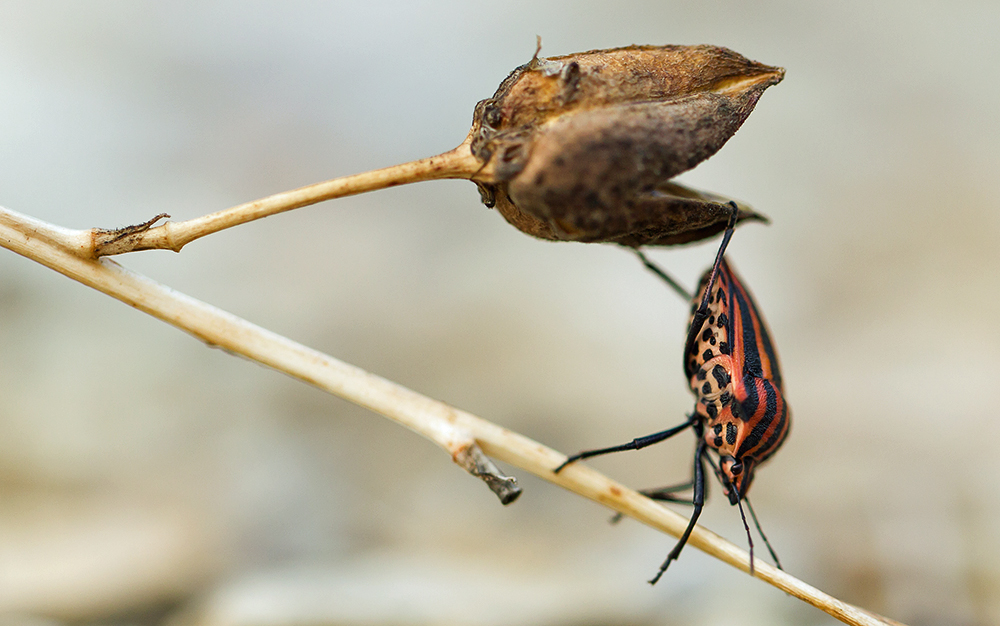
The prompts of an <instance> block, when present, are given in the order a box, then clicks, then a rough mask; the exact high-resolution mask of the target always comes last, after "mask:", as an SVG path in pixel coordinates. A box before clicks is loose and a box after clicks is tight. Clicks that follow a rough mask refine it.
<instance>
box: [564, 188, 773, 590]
mask: <svg viewBox="0 0 1000 626" xmlns="http://www.w3.org/2000/svg"><path fill="white" fill-rule="evenodd" d="M731 206H732V209H733V212H732V216H731V217H730V219H729V222H728V224H727V225H726V231H725V233H724V235H723V237H722V244H721V245H720V246H719V251H718V253H717V254H716V257H715V263H714V264H713V265H712V267H711V268H710V269H709V270H708V271H707V272H705V274H704V276H703V277H702V279H701V283H700V285H699V288H698V292H697V293H696V294H695V295H694V297H693V298H692V297H691V296H690V295H688V294H687V293H686V292H685V290H684V289H683V287H681V286H680V285H678V284H677V283H676V282H675V281H674V280H673V279H672V278H671V277H670V276H669V275H668V274H666V273H665V272H663V270H661V269H660V268H658V267H657V266H656V265H654V264H653V263H652V262H650V261H649V260H648V259H647V258H646V257H645V256H644V255H643V254H642V253H641V252H639V251H638V250H636V253H637V254H638V255H639V258H640V259H641V260H642V262H643V264H645V265H646V267H647V268H649V269H650V270H651V271H653V272H655V273H656V274H657V275H658V276H660V277H661V278H662V279H663V280H665V281H666V282H667V284H668V285H670V286H671V288H673V289H674V290H675V291H677V292H678V293H680V294H681V295H682V296H684V297H685V298H687V299H689V300H691V303H692V304H691V320H690V325H689V327H688V333H687V341H686V342H685V347H684V374H685V375H686V376H687V378H688V381H689V384H690V386H691V390H692V391H693V392H694V395H695V398H696V400H695V407H694V411H693V412H692V413H691V415H690V416H688V419H687V421H685V422H684V423H682V424H680V425H679V426H675V427H673V428H670V429H668V430H664V431H662V432H658V433H653V434H652V435H647V436H645V437H639V438H637V439H634V440H632V441H630V442H629V443H626V444H622V445H618V446H611V447H609V448H599V449H596V450H587V451H584V452H581V453H579V454H577V455H574V456H571V457H569V458H568V459H566V461H565V462H564V463H563V464H562V465H560V466H559V467H557V468H556V469H555V470H554V471H555V472H559V471H560V470H562V469H563V468H564V467H566V466H567V465H568V464H570V463H572V462H574V461H578V460H580V459H586V458H589V457H592V456H599V455H602V454H609V453H611V452H621V451H624V450H639V449H641V448H645V447H646V446H649V445H652V444H654V443H659V442H661V441H664V440H666V439H669V438H670V437H673V436H674V435H676V434H677V433H679V432H681V431H684V430H686V429H688V428H691V429H692V430H693V431H694V433H695V436H696V443H695V452H694V476H693V478H692V479H691V481H690V482H687V483H683V484H680V485H673V486H670V487H664V488H660V489H647V490H643V492H642V493H643V494H645V495H646V496H648V497H650V498H653V499H655V500H663V501H668V502H681V503H687V504H691V505H693V506H694V511H693V512H692V514H691V520H690V522H689V523H688V526H687V528H686V529H685V531H684V534H683V535H681V538H680V539H679V540H678V542H677V544H676V545H675V546H674V548H673V550H671V551H670V554H669V555H667V558H666V560H665V561H664V562H663V565H661V566H660V569H659V571H658V572H657V573H656V575H655V576H654V577H653V579H652V580H650V581H649V582H650V584H655V583H656V581H658V580H659V579H660V577H661V576H662V575H663V573H664V572H665V571H666V570H667V567H669V565H670V563H671V562H673V561H674V560H675V559H677V557H678V556H679V555H680V553H681V550H682V549H683V548H684V544H685V543H687V540H688V537H690V535H691V531H692V530H693V529H694V526H695V524H696V523H697V521H698V517H699V516H700V515H701V511H702V508H703V507H704V504H705V496H706V491H707V484H706V481H705V464H706V462H707V463H709V464H710V465H711V466H712V469H713V470H714V473H715V475H716V476H717V477H718V478H719V481H720V482H721V483H722V486H723V489H724V491H725V494H726V496H727V497H728V498H729V502H730V504H733V505H736V506H738V507H739V509H740V516H741V518H742V520H743V527H744V529H745V530H746V533H747V541H748V543H749V545H750V573H751V574H753V539H752V538H751V536H750V526H749V525H748V524H747V520H746V515H745V514H744V512H743V505H742V502H744V501H746V503H747V508H749V509H750V515H751V517H752V518H753V520H754V524H755V525H756V527H757V531H758V532H759V533H760V535H761V537H762V538H763V539H764V543H765V545H767V548H768V551H769V552H770V553H771V557H772V558H773V559H774V562H775V564H777V566H778V567H779V568H780V567H781V563H780V562H779V561H778V557H777V555H776V554H775V553H774V550H773V549H772V548H771V544H770V542H768V540H767V537H766V536H764V533H763V531H761V528H760V524H759V523H758V521H757V516H756V514H755V513H754V510H753V507H752V506H751V505H750V500H749V499H747V492H748V491H749V489H750V484H751V482H752V481H753V477H754V472H755V471H756V470H757V467H758V466H759V465H760V464H761V463H763V462H764V461H766V460H767V459H768V458H769V457H770V456H771V455H772V454H774V453H775V451H777V449H778V448H779V447H780V446H781V444H782V442H784V440H785V437H787V435H788V428H789V423H790V421H791V416H790V414H789V410H788V405H787V404H786V403H785V399H784V395H783V392H782V385H781V371H780V369H779V366H778V357H777V353H776V352H775V349H774V344H773V343H772V342H771V335H770V332H769V331H768V329H767V325H766V324H765V322H764V318H763V317H762V316H761V314H760V311H759V310H758V308H757V305H756V303H755V302H754V300H753V297H752V296H751V295H750V292H749V291H748V290H747V288H746V286H745V285H744V284H743V281H742V280H740V278H739V277H738V276H737V275H736V273H735V272H734V271H733V269H732V267H730V265H729V264H728V263H727V262H726V259H725V257H724V254H725V251H726V247H727V246H728V245H729V240H730V239H731V238H732V235H733V229H734V227H735V226H736V220H737V217H738V215H739V210H738V208H737V207H736V205H735V204H732V205H731ZM716 459H718V460H716ZM687 489H691V490H692V496H691V498H685V497H682V496H679V495H677V494H678V493H679V492H682V491H686V490H687Z"/></svg>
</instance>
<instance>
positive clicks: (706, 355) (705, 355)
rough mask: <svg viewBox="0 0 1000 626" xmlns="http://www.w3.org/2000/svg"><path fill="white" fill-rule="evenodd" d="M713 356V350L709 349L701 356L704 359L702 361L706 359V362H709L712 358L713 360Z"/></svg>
mask: <svg viewBox="0 0 1000 626" xmlns="http://www.w3.org/2000/svg"><path fill="white" fill-rule="evenodd" d="M713 356H714V355H713V353H712V350H711V349H708V350H705V353H704V354H702V355H701V358H702V359H704V360H706V361H708V360H710V359H711V358H712V357H713Z"/></svg>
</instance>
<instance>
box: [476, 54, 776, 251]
mask: <svg viewBox="0 0 1000 626" xmlns="http://www.w3.org/2000/svg"><path fill="white" fill-rule="evenodd" d="M783 76H784V70H782V69H781V68H776V67H770V66H767V65H762V64H760V63H757V62H755V61H750V60H749V59H746V58H744V57H742V56H740V55H739V54H736V53H735V52H733V51H731V50H727V49H726V48H720V47H716V46H630V47H627V48H617V49H613V50H595V51H591V52H583V53H580V54H573V55H568V56H562V57H552V58H548V59H546V58H538V57H537V56H536V57H535V58H533V59H532V60H531V62H530V63H527V64H525V65H522V66H521V67H518V68H517V69H515V70H514V71H513V72H511V74H510V76H508V77H507V78H506V79H505V80H504V81H503V83H501V84H500V87H499V88H498V89H497V92H496V94H494V96H493V97H492V98H489V99H487V100H483V101H481V102H480V103H479V104H477V105H476V111H475V115H474V117H473V124H472V131H471V133H472V143H471V149H472V153H473V155H474V156H475V157H476V158H477V159H478V160H480V161H481V162H482V163H483V169H482V170H481V171H480V173H479V174H477V175H476V176H475V177H474V180H475V181H476V182H477V184H479V188H480V191H481V192H482V195H483V202H485V203H486V205H487V206H495V207H496V208H497V210H499V211H500V213H501V214H502V215H503V216H504V218H506V219H507V221H508V222H510V223H511V224H513V225H514V226H515V227H517V228H518V229H520V230H522V231H524V232H526V233H528V234H530V235H534V236H536V237H541V238H543V239H553V240H564V241H582V242H598V241H605V242H616V243H621V244H624V245H628V246H636V247H637V246H641V245H670V244H677V243H687V242H690V241H697V240H699V239H703V238H706V237H709V236H711V235H714V234H716V233H718V232H721V231H722V230H723V229H724V227H725V223H726V220H727V219H728V216H729V212H730V210H729V209H728V208H727V207H726V206H725V203H727V202H728V201H729V199H728V198H724V197H721V196H717V195H714V194H709V193H705V192H700V191H695V190H693V189H689V188H687V187H684V186H682V185H679V184H677V183H672V182H668V181H669V179H671V178H673V177H674V176H676V175H678V174H680V173H681V172H684V171H686V170H688V169H690V168H692V167H694V166H695V165H697V164H698V163H700V162H701V161H703V160H705V159H707V158H708V157H710V156H712V155H713V154H715V152H716V151H717V150H718V149H719V148H721V147H722V145H723V144H724V143H725V142H726V141H727V140H728V139H729V138H730V137H731V136H732V135H733V133H735V132H736V131H737V129H739V127H740V125H741V124H743V121H744V120H746V118H747V116H748V115H750V112H751V111H753V108H754V106H755V105H756V104H757V100H758V99H759V98H760V95H761V94H762V93H763V92H764V90H765V89H767V88H768V87H770V86H771V85H774V84H776V83H778V82H779V81H780V80H781V79H782V77H783ZM740 208H741V209H742V210H743V215H742V217H741V219H747V218H757V219H763V218H761V216H759V215H757V214H756V213H754V212H753V211H751V210H750V209H749V207H745V206H743V205H741V206H740Z"/></svg>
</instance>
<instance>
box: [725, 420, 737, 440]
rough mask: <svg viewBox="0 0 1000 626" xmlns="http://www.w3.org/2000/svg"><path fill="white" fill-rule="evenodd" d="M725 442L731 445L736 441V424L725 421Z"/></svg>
mask: <svg viewBox="0 0 1000 626" xmlns="http://www.w3.org/2000/svg"><path fill="white" fill-rule="evenodd" d="M726 443H728V444H729V445H733V444H734V443H736V424H734V423H732V422H726Z"/></svg>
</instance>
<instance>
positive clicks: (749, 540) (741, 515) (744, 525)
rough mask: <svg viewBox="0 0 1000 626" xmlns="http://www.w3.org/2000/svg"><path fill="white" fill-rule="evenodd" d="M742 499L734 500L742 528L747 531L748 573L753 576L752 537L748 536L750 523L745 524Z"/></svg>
mask: <svg viewBox="0 0 1000 626" xmlns="http://www.w3.org/2000/svg"><path fill="white" fill-rule="evenodd" d="M743 500H744V498H740V499H739V500H737V501H736V504H737V506H739V507H740V519H742V520H743V528H744V529H745V530H746V531H747V543H749V544H750V575H751V576H753V537H751V536H750V525H749V524H747V516H746V514H745V513H743ZM749 505H750V503H749V502H747V506H749ZM750 510H751V512H752V511H753V509H750ZM751 514H752V513H751ZM754 521H755V522H756V521H757V520H756V519H754ZM757 530H760V526H758V527H757Z"/></svg>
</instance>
